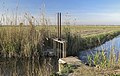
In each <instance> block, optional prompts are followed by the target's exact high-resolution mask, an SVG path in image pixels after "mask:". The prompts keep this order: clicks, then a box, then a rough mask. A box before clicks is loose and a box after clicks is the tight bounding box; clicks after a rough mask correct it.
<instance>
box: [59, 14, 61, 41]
mask: <svg viewBox="0 0 120 76" xmlns="http://www.w3.org/2000/svg"><path fill="white" fill-rule="evenodd" d="M59 25H60V40H61V13H60V24H59Z"/></svg>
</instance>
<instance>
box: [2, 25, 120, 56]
mask: <svg viewBox="0 0 120 76" xmlns="http://www.w3.org/2000/svg"><path fill="white" fill-rule="evenodd" d="M119 30H120V26H62V38H64V39H66V40H67V54H68V55H76V53H77V52H78V51H80V50H85V49H89V48H93V47H95V46H98V45H100V44H102V43H104V42H105V41H108V40H110V39H112V38H114V37H116V36H118V35H119V34H120V31H119ZM56 37H57V26H34V25H32V24H30V25H28V26H25V25H23V24H20V25H19V26H14V25H13V26H1V27H0V52H1V53H2V55H4V56H5V57H6V56H9V57H11V56H26V57H29V56H32V55H38V54H39V55H41V52H42V51H44V50H46V49H47V48H48V47H51V48H52V41H51V38H56ZM48 39H49V40H48Z"/></svg>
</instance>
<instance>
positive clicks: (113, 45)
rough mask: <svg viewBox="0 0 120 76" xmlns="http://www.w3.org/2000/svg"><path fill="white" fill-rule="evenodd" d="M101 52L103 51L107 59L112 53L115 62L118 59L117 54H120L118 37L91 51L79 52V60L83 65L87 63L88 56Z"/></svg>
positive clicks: (119, 39) (119, 37)
mask: <svg viewBox="0 0 120 76" xmlns="http://www.w3.org/2000/svg"><path fill="white" fill-rule="evenodd" d="M102 51H104V53H105V55H106V56H107V57H108V58H109V57H110V53H111V52H112V51H113V52H112V54H114V55H115V56H116V61H117V59H118V57H119V53H120V36H118V37H116V38H114V39H112V40H110V41H107V42H106V43H104V44H102V45H100V46H98V47H95V48H93V49H89V50H86V51H81V52H80V53H79V58H80V60H81V61H83V62H84V63H88V56H91V57H93V56H94V55H96V54H97V53H98V52H99V53H101V52H102Z"/></svg>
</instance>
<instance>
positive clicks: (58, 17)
mask: <svg viewBox="0 0 120 76" xmlns="http://www.w3.org/2000/svg"><path fill="white" fill-rule="evenodd" d="M57 19H58V20H57V24H58V39H59V13H57Z"/></svg>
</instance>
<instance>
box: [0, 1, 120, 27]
mask: <svg viewBox="0 0 120 76" xmlns="http://www.w3.org/2000/svg"><path fill="white" fill-rule="evenodd" d="M43 4H45V7H44V8H45V9H44V12H45V13H46V18H49V20H51V23H53V24H55V22H56V13H57V12H61V13H62V21H63V22H66V21H68V22H70V23H71V24H77V25H79V24H82V25H86V24H87V25H120V0H0V15H2V14H3V13H6V15H8V16H12V13H13V12H15V11H16V7H17V6H18V10H17V11H18V14H19V15H23V14H24V13H25V12H27V13H30V14H31V15H33V16H35V17H36V18H37V17H39V16H40V14H41V8H43ZM6 11H7V12H6ZM0 17H1V16H0Z"/></svg>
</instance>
